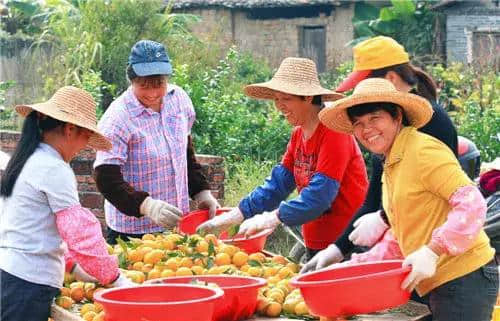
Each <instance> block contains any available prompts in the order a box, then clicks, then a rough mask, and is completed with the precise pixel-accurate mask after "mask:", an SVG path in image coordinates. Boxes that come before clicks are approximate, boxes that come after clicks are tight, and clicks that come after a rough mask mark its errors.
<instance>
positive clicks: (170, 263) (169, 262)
mask: <svg viewBox="0 0 500 321" xmlns="http://www.w3.org/2000/svg"><path fill="white" fill-rule="evenodd" d="M165 265H166V267H167V268H169V269H170V270H172V271H177V269H178V268H179V263H178V262H177V260H176V259H175V258H173V257H171V258H170V259H168V260H167V262H166V263H165Z"/></svg>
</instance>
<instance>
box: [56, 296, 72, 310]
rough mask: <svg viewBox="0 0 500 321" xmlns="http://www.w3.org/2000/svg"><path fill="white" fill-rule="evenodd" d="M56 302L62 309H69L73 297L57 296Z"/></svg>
mask: <svg viewBox="0 0 500 321" xmlns="http://www.w3.org/2000/svg"><path fill="white" fill-rule="evenodd" d="M56 304H57V305H58V306H60V307H61V308H64V309H69V308H71V306H72V305H73V299H71V298H70V297H67V296H58V297H57V298H56Z"/></svg>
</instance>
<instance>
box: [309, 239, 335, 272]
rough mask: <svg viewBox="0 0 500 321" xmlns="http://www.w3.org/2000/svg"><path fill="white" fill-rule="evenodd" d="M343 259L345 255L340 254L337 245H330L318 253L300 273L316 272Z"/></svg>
mask: <svg viewBox="0 0 500 321" xmlns="http://www.w3.org/2000/svg"><path fill="white" fill-rule="evenodd" d="M343 259H344V255H343V254H342V252H340V250H339V248H338V247H337V245H335V244H330V245H329V246H328V247H327V248H326V249H324V250H321V251H319V252H318V253H316V255H315V256H314V257H313V258H312V259H311V260H309V262H307V264H305V265H304V266H303V267H302V269H301V270H300V273H306V272H311V271H316V270H319V269H322V268H325V267H327V266H329V265H332V264H335V263H339V262H340V261H342V260H343Z"/></svg>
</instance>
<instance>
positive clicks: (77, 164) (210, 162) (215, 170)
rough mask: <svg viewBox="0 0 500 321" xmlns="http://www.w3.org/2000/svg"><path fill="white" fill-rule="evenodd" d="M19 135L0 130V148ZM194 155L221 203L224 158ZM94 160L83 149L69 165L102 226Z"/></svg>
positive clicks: (13, 143)
mask: <svg viewBox="0 0 500 321" xmlns="http://www.w3.org/2000/svg"><path fill="white" fill-rule="evenodd" d="M19 136H20V133H19V132H13V131H0V150H2V151H4V152H7V153H9V154H11V153H12V152H13V151H14V149H15V147H16V144H17V142H18V141H19ZM196 157H197V159H198V161H199V162H200V164H201V165H202V168H203V172H204V174H205V175H206V177H207V179H208V181H209V184H210V189H211V190H212V193H213V195H214V196H215V197H216V198H217V199H219V201H220V202H221V203H222V202H223V200H224V175H225V174H224V173H225V172H224V159H223V158H222V157H219V156H211V155H196ZM94 160H95V152H94V151H93V150H91V149H85V150H83V151H82V152H81V153H80V154H78V156H77V157H76V158H75V159H74V160H73V161H72V162H71V167H72V168H73V170H74V172H75V174H76V180H77V182H78V192H79V196H80V202H81V204H82V205H83V206H84V207H86V208H89V209H90V210H91V211H92V212H93V213H94V214H95V215H96V216H97V217H98V218H99V220H100V221H101V223H102V224H103V226H104V212H103V206H104V198H103V197H102V195H101V193H99V192H98V191H97V188H96V184H95V181H94V179H93V177H92V164H93V163H94ZM191 208H196V204H195V202H191Z"/></svg>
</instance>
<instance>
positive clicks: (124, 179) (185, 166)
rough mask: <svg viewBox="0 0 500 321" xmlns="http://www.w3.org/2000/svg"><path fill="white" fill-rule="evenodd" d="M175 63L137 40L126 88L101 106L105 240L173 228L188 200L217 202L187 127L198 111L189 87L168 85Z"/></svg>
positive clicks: (99, 163) (211, 205)
mask: <svg viewBox="0 0 500 321" xmlns="http://www.w3.org/2000/svg"><path fill="white" fill-rule="evenodd" d="M171 74H172V65H171V62H170V58H169V56H168V54H167V51H166V49H165V47H164V46H163V45H162V44H160V43H158V42H155V41H151V40H141V41H139V42H137V43H136V44H135V45H134V46H133V48H132V50H131V53H130V56H129V59H128V65H127V77H128V79H129V80H130V83H131V85H130V87H129V88H128V89H127V90H126V91H125V92H124V93H123V94H121V95H120V96H119V97H118V98H117V99H116V100H115V101H113V103H111V105H110V106H109V108H108V109H107V110H106V112H105V113H104V115H103V117H102V119H101V120H100V122H99V125H98V126H99V129H100V130H101V132H102V133H103V134H104V135H105V136H106V137H107V138H108V139H109V140H110V141H111V143H112V148H111V150H109V151H102V152H98V153H97V155H96V161H95V163H94V168H95V178H96V183H97V187H98V188H99V191H100V192H101V193H102V194H103V195H104V198H105V199H106V202H105V205H104V212H105V217H106V223H107V225H108V237H107V239H108V242H110V243H112V244H114V243H116V238H118V237H119V236H122V237H127V236H133V237H141V236H142V235H143V234H145V233H154V232H161V231H163V230H164V229H165V228H171V227H174V226H176V224H177V222H178V220H179V218H180V216H181V215H182V214H183V213H186V212H188V210H189V197H190V196H191V197H193V198H194V199H195V200H196V201H198V204H199V207H200V208H208V209H209V210H210V214H211V215H212V216H213V215H214V214H215V211H216V209H217V208H218V207H220V205H219V203H218V202H217V200H216V199H215V198H214V197H213V196H212V194H211V192H210V190H209V186H208V183H207V180H206V178H205V177H204V176H203V174H202V172H201V166H200V164H199V163H198V162H197V161H196V158H195V154H194V149H193V145H192V140H191V136H190V132H191V127H192V125H193V123H194V120H195V111H194V108H193V104H192V102H191V99H190V98H189V96H188V95H187V94H186V92H185V91H184V90H183V89H182V88H180V87H178V86H176V85H173V84H169V83H168V77H169V76H170V75H171Z"/></svg>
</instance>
